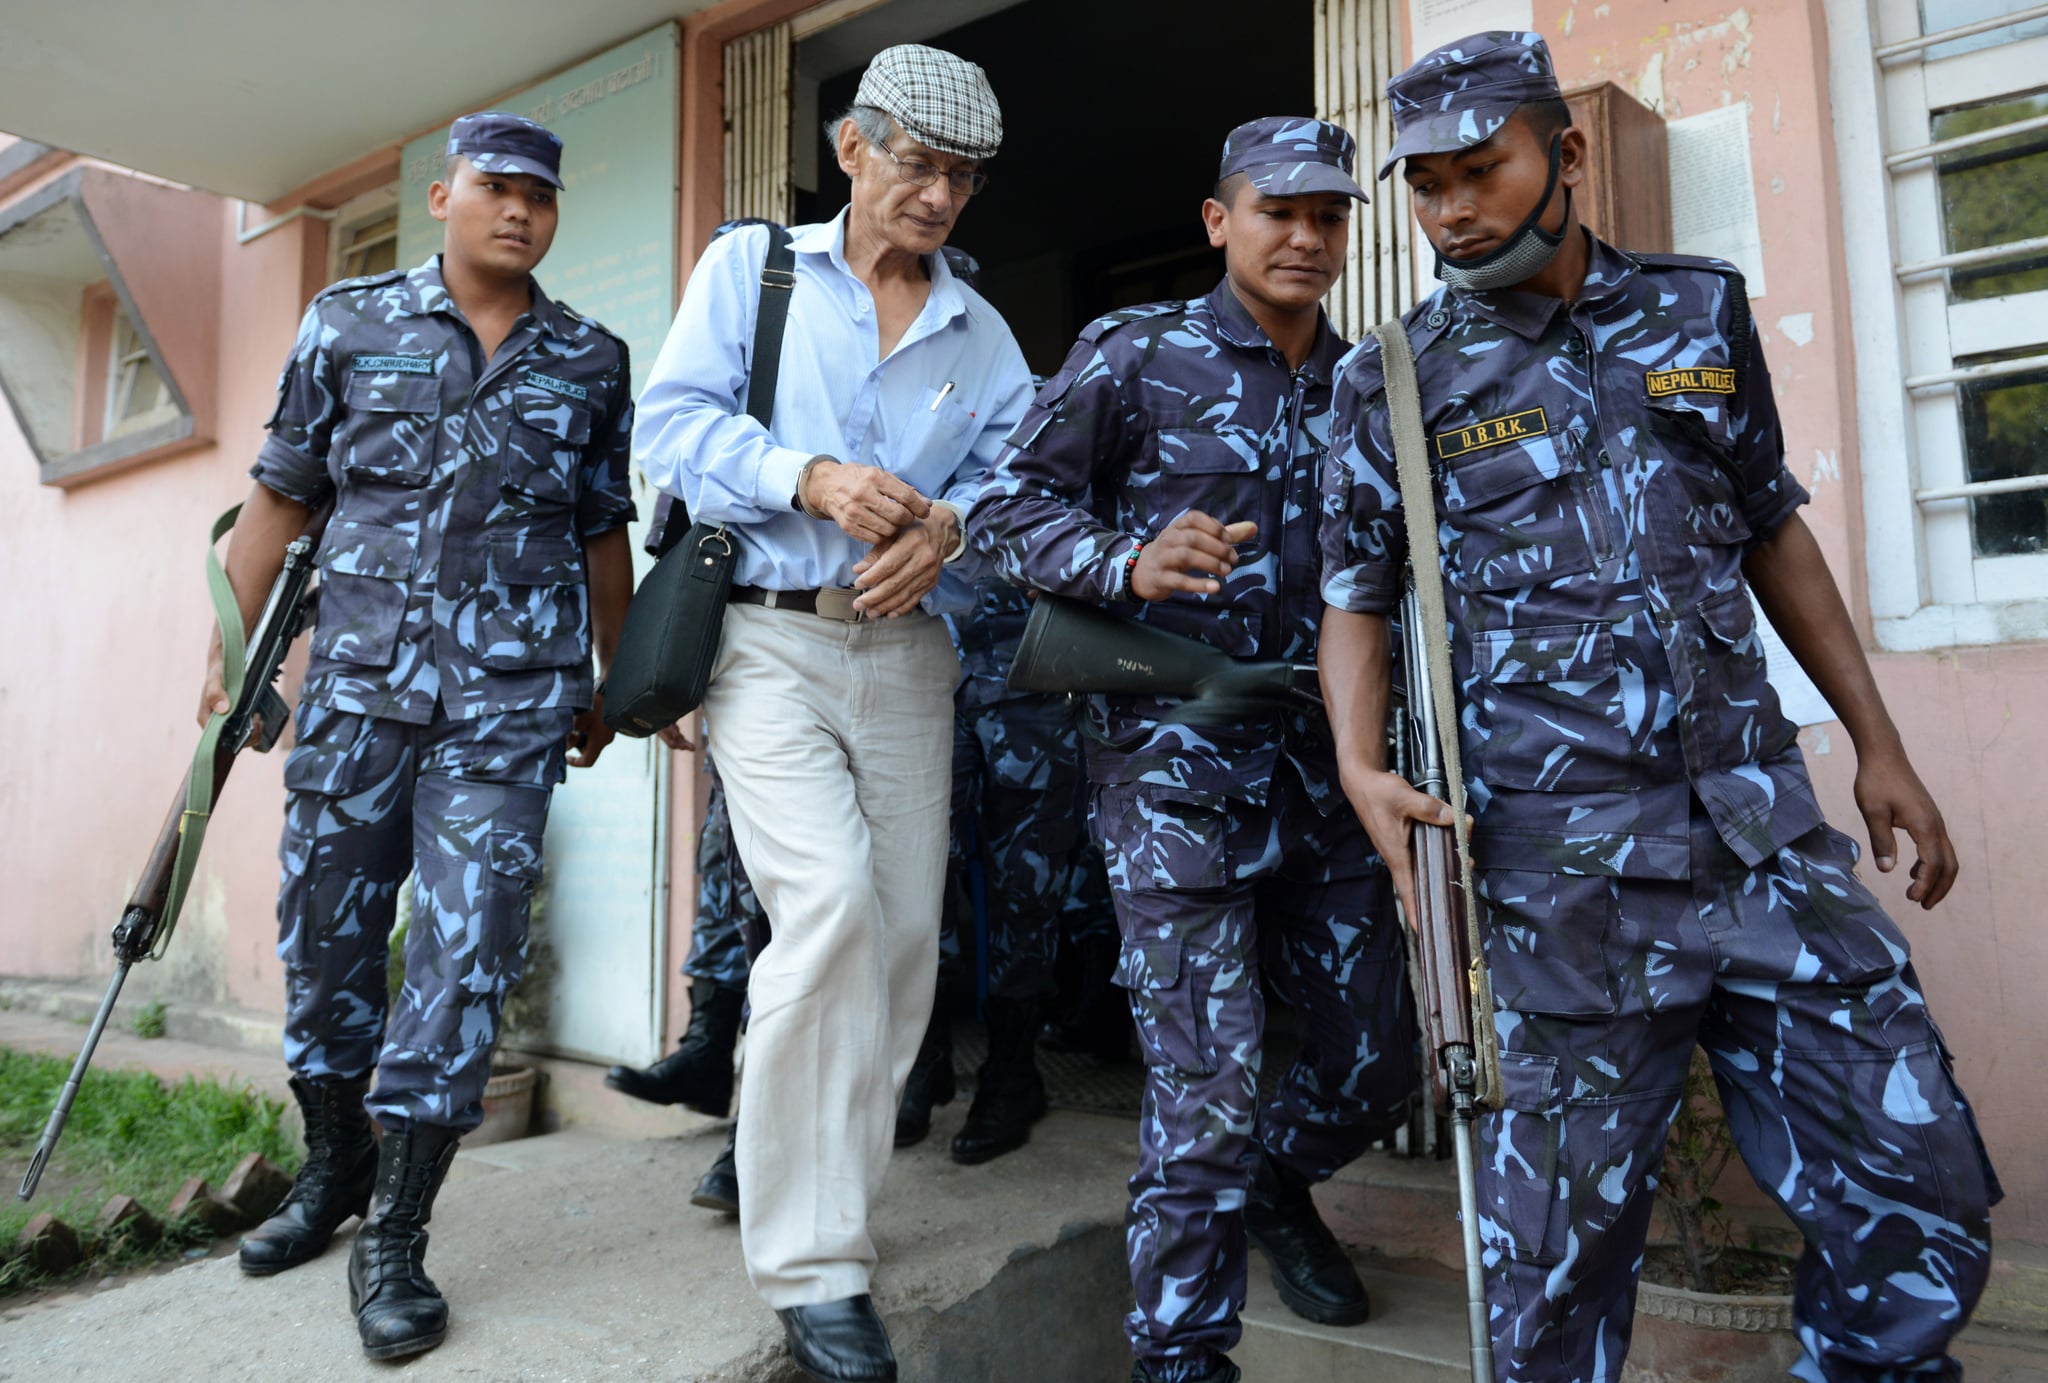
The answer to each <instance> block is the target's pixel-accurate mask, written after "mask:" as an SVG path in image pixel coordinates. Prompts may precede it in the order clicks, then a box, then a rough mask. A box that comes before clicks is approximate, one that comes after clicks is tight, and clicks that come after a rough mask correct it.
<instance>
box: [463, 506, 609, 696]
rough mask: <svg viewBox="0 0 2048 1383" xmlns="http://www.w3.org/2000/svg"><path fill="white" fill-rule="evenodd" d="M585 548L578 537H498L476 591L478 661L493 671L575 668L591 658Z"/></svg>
mask: <svg viewBox="0 0 2048 1383" xmlns="http://www.w3.org/2000/svg"><path fill="white" fill-rule="evenodd" d="M586 603H587V597H586V595H585V589H584V581H583V550H582V548H581V547H580V546H579V545H578V544H577V542H576V540H575V539H573V538H535V537H528V536H526V535H524V534H520V533H497V534H493V535H492V536H491V540H490V580H489V581H487V582H486V583H485V584H484V587H483V589H482V590H481V591H479V592H478V593H477V606H478V610H477V644H478V647H477V658H478V661H480V662H481V663H482V664H483V665H484V666H485V667H487V668H489V669H491V670H492V671H493V672H517V671H522V670H524V669H527V668H552V667H570V666H573V665H576V664H579V663H581V662H582V661H583V660H584V659H585V658H587V657H589V656H590V642H589V636H588V632H587V628H588V623H589V621H588V618H587V615H586V612H585V606H586Z"/></svg>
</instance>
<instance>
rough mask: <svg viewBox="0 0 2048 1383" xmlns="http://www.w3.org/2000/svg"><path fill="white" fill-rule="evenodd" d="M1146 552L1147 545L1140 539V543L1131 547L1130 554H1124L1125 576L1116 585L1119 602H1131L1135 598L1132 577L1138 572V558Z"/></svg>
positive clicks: (1119, 578) (1118, 579)
mask: <svg viewBox="0 0 2048 1383" xmlns="http://www.w3.org/2000/svg"><path fill="white" fill-rule="evenodd" d="M1144 551H1145V544H1144V541H1143V540H1142V539H1140V540H1139V541H1138V542H1135V543H1133V544H1132V545H1131V550H1130V551H1129V552H1126V553H1125V554H1124V570H1123V574H1122V576H1120V577H1118V578H1117V583H1116V598H1117V599H1118V600H1131V599H1134V598H1135V597H1134V596H1133V595H1132V593H1131V577H1132V576H1133V575H1134V574H1136V572H1137V570H1138V558H1139V557H1140V556H1141V555H1142V554H1143V553H1144Z"/></svg>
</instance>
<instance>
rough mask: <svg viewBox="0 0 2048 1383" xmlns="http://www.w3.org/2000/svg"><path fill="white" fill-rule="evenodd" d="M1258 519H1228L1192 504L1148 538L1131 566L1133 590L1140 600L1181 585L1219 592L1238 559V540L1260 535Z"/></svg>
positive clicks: (1164, 594) (1161, 597) (1162, 596)
mask: <svg viewBox="0 0 2048 1383" xmlns="http://www.w3.org/2000/svg"><path fill="white" fill-rule="evenodd" d="M1258 532H1259V526H1258V525H1257V524H1255V523H1250V522H1246V523H1233V524H1225V523H1223V522H1222V521H1221V520H1219V519H1212V518H1210V517H1209V516H1208V515H1207V514H1204V513H1203V512H1202V511H1201V510H1199V509H1190V510H1188V511H1187V512H1186V513H1185V514H1182V515H1181V516H1180V517H1179V518H1177V519H1175V520H1174V521H1173V522H1172V523H1170V524H1168V525H1167V526H1166V531H1165V532H1163V533H1161V534H1160V535H1159V536H1158V537H1157V538H1154V539H1153V540H1152V541H1151V542H1149V543H1147V544H1145V550H1144V551H1143V552H1141V553H1139V554H1138V565H1137V568H1136V569H1135V570H1133V571H1132V572H1131V594H1132V595H1134V596H1136V597H1137V598H1138V599H1140V600H1164V599H1166V598H1167V597H1168V596H1170V595H1172V594H1173V593H1174V592H1175V591H1193V592H1194V593H1195V594H1196V595H1215V594H1216V593H1217V592H1218V591H1221V590H1222V589H1223V582H1222V580H1221V579H1220V578H1223V577H1226V576H1229V575H1230V570H1231V568H1232V567H1235V566H1236V565H1237V548H1236V546H1235V545H1236V544H1238V543H1248V542H1250V541H1251V540H1252V539H1253V538H1255V537H1257V536H1258Z"/></svg>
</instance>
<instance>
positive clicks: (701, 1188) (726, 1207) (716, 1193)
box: [690, 1124, 740, 1215]
mask: <svg viewBox="0 0 2048 1383" xmlns="http://www.w3.org/2000/svg"><path fill="white" fill-rule="evenodd" d="M739 1138H740V1132H739V1126H738V1125H737V1124H735V1125H734V1126H733V1131H732V1133H731V1134H730V1135H728V1136H727V1138H726V1140H725V1150H724V1151H723V1152H721V1153H719V1154H718V1156H717V1158H715V1159H714V1160H713V1161H712V1163H711V1166H710V1167H709V1168H707V1169H706V1170H705V1172H704V1175H703V1177H702V1178H700V1179H699V1180H698V1182H697V1189H696V1190H694V1191H692V1192H691V1193H690V1204H692V1205H701V1206H703V1207H704V1208H705V1209H706V1210H722V1211H724V1212H725V1213H726V1214H728V1215H737V1214H739V1213H740V1169H739V1163H738V1161H737V1160H736V1156H735V1154H736V1150H737V1148H738V1145H739Z"/></svg>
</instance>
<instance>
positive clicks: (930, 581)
mask: <svg viewBox="0 0 2048 1383" xmlns="http://www.w3.org/2000/svg"><path fill="white" fill-rule="evenodd" d="M827 132H828V134H830V135H831V136H832V137H833V139H834V141H835V145H836V148H837V152H838V159H839V167H840V168H841V170H842V171H844V172H845V173H846V175H847V176H848V177H849V178H850V179H851V180H852V183H853V189H852V204H851V205H850V206H849V207H848V208H847V209H846V210H845V211H844V212H842V213H841V214H840V215H839V216H838V217H836V218H834V219H833V220H831V221H829V222H826V223H824V224H821V225H812V226H798V227H796V228H794V229H793V230H791V231H789V232H787V234H788V235H789V245H790V248H791V249H792V250H793V251H794V259H795V262H794V265H793V270H792V277H793V286H791V287H788V288H787V289H786V291H789V293H790V297H789V300H788V303H789V320H788V327H787V334H786V336H785V337H784V340H783V345H782V350H781V354H780V358H779V387H778V389H777V390H776V395H775V404H774V408H773V411H772V413H771V415H770V419H769V422H768V424H767V425H766V426H763V425H762V424H761V423H760V422H757V421H756V420H755V419H753V418H752V417H750V416H748V413H747V410H746V402H745V400H746V397H747V391H748V377H749V371H750V369H751V368H752V366H753V365H754V364H755V362H753V361H750V360H749V359H748V355H749V353H750V349H751V342H752V338H753V329H754V323H755V320H756V314H757V311H758V304H759V302H760V299H761V295H762V294H763V293H764V292H781V291H785V285H789V284H790V282H791V278H790V277H785V276H783V275H780V274H775V273H770V274H769V275H768V276H767V279H766V280H765V281H764V277H763V271H764V268H765V267H766V266H767V263H768V257H769V251H770V246H771V238H772V237H775V236H779V235H781V234H784V232H782V230H781V229H780V228H779V227H768V226H748V227H746V228H744V229H741V230H738V231H735V232H733V233H731V234H728V235H725V236H723V237H721V238H719V239H717V240H715V241H714V242H713V243H712V245H711V247H710V248H709V249H708V250H706V251H705V253H704V257H703V258H702V259H701V260H700V261H699V262H698V264H697V267H696V270H695V272H694V273H693V274H692V275H691V278H690V284H689V287H688V289H687V290H686V291H685V293H684V294H683V302H682V306H681V308H680V309H679V310H678V312H677V314H676V320H675V325H674V328H673V329H672V330H671V331H670V333H669V337H668V340H667V343H666V344H665V345H664V346H663V348H662V352H661V356H660V358H659V359H658V360H657V361H656V362H655V365H654V369H653V372H652V376H651V378H650V380H649V383H648V386H647V390H646V392H645V393H644V394H643V396H642V398H641V400H640V422H639V426H638V428H637V429H636V431H635V435H634V439H633V449H634V455H635V459H636V460H637V461H638V462H639V464H640V466H641V467H642V469H644V470H645V471H646V473H647V478H648V480H649V481H650V482H652V483H653V484H654V485H655V486H656V487H658V488H659V489H661V490H663V491H665V492H667V493H669V494H672V495H675V496H677V497H678V498H679V499H680V500H681V501H682V502H683V503H685V504H686V505H687V506H688V508H689V513H690V515H691V517H692V518H694V519H696V520H698V521H700V522H713V523H720V524H723V525H725V526H726V529H727V531H728V532H729V533H730V534H731V535H732V537H733V541H734V545H735V546H736V547H737V549H738V558H737V563H738V564H737V570H736V571H735V574H734V582H735V585H734V590H733V604H732V606H731V608H730V609H729V610H728V611H727V614H726V621H725V628H724V634H723V642H722V643H721V646H720V649H719V654H718V657H717V660H716V662H715V664H714V666H713V671H712V678H711V685H710V690H709V692H708V693H707V695H706V697H705V700H704V713H705V720H706V724H707V727H708V728H709V729H710V731H711V733H712V734H713V735H714V736H715V737H716V739H717V743H718V764H719V769H720V772H721V773H722V774H723V775H724V780H725V787H726V800H727V804H728V807H729V809H730V812H731V816H732V827H733V837H734V840H735V843H736V844H737V845H738V847H739V852H740V856H741V858H742V859H743V860H744V861H745V863H746V868H747V873H748V874H749V876H751V878H752V879H753V881H754V886H755V889H756V891H757V893H758V895H759V897H760V900H761V903H762V905H763V907H764V909H765V910H766V912H767V914H768V916H769V917H770V918H772V919H773V922H774V939H773V940H772V941H771V942H770V943H769V945H768V947H767V948H766V949H765V950H764V951H763V952H762V953H761V955H760V957H759V959H758V960H757V961H756V962H755V964H754V969H753V975H752V979H751V998H752V1003H753V1017H752V1020H751V1025H750V1028H749V1032H748V1037H747V1061H746V1069H745V1071H744V1073H743V1074H742V1077H741V1088H740V1115H739V1132H738V1140H737V1145H736V1148H735V1155H736V1162H737V1167H738V1172H739V1186H740V1233H741V1241H742V1244H743V1246H744V1249H745V1253H746V1260H747V1270H748V1272H749V1274H750V1275H751V1276H752V1278H753V1281H754V1285H755V1287H756V1288H757V1289H758V1290H759V1291H760V1293H761V1295H762V1297H763V1298H764V1299H765V1300H766V1301H767V1302H768V1304H769V1305H770V1306H772V1307H774V1308H776V1311H777V1313H778V1314H779V1315H780V1316H781V1318H782V1321H783V1326H784V1329H785V1330H786V1331H787V1333H788V1336H789V1342H790V1349H791V1352H792V1353H793V1354H794V1356H795V1358H796V1362H797V1364H798V1365H799V1366H800V1367H802V1368H803V1369H804V1371H805V1372H806V1373H807V1374H809V1375H810V1376H811V1377H813V1378H822V1379H891V1378H894V1377H896V1362H895V1359H894V1357H893V1355H892V1354H891V1352H890V1348H889V1337H888V1333H887V1332H886V1331H885V1330H884V1329H883V1327H882V1322H881V1320H880V1318H879V1317H878V1316H877V1315H876V1313H875V1309H874V1306H873V1305H872V1303H871V1302H870V1301H869V1299H868V1295H867V1291H868V1279H869V1276H870V1274H871V1272H872V1270H873V1268H874V1265H875V1247H874V1244H873V1242H872V1240H871V1239H870V1238H869V1236H868V1228H867V1211H868V1202H869V1200H870V1199H871V1198H872V1197H873V1196H874V1194H875V1192H876V1191H877V1190H879V1189H880V1187H881V1184H882V1174H883V1171H884V1170H885V1168H886V1167H887V1164H888V1160H889V1153H890V1148H891V1142H892V1139H893V1136H894V1133H895V1125H896V1106H897V1099H898V1095H899V1093H900V1092H901V1090H902V1089H903V1084H904V1081H905V1079H906V1077H907V1076H908V1075H909V1073H910V1069H911V1064H912V1061H913V1059H914V1058H915V1057H916V1055H917V1050H918V1044H919V1040H920V1039H921V1038H922V1036H923V1034H924V1030H925V1024H926V1020H927V1018H928V1017H929V1015H930V1012H931V1007H932V989H933V981H934V976H935V974H936V971H937V966H938V940H939V903H940V890H941V887H942V884H943V881H944V876H945V867H946V840H947V801H948V790H949V786H950V783H949V779H950V777H951V768H952V750H951V729H952V693H953V686H954V683H955V681H956V679H957V677H958V672H959V665H958V660H957V658H956V657H955V655H954V652H953V645H952V642H951V641H950V639H949V638H948V637H947V633H946V627H945V624H944V623H943V621H942V620H941V619H940V618H939V615H940V614H941V613H942V612H945V611H947V610H952V609H965V608H966V606H967V604H968V601H969V598H970V589H971V588H970V586H969V584H968V580H967V579H966V578H967V577H968V576H969V575H970V574H969V573H965V572H963V570H962V567H959V566H953V565H951V564H953V563H955V562H957V561H959V559H960V558H961V557H962V556H963V555H964V554H965V553H966V550H967V544H966V541H965V538H964V536H963V532H962V514H963V511H964V509H965V507H966V506H967V505H969V504H971V503H972V502H973V497H974V495H975V493H976V491H977V490H978V489H979V487H980V484H981V478H982V475H983V473H984V472H985V471H986V470H987V469H988V465H989V463H990V461H991V460H993V459H994V456H995V453H996V451H997V450H998V449H999V447H1000V446H1001V444H1002V440H1003V438H1005V437H1006V436H1008V435H1009V433H1010V432H1011V430H1012V429H1013V428H1015V427H1016V425H1017V423H1018V421H1019V420H1020V419H1021V418H1022V417H1023V415H1024V409H1025V407H1026V405H1027V404H1029V402H1030V397H1031V381H1030V374H1029V372H1028V371H1027V370H1026V368H1025V364H1024V357H1023V354H1022V353H1021V352H1020V351H1019V350H1018V349H1017V343H1016V341H1015V340H1014V339H1013V338H1012V337H1011V335H1010V331H1009V328H1008V327H1006V326H1005V325H1004V324H1003V321H1002V319H1001V318H1000V317H999V316H997V315H996V312H995V310H994V309H993V308H991V307H990V306H989V305H988V303H987V302H985V301H984V300H983V299H982V298H981V296H980V295H979V294H977V293H976V292H975V291H974V290H973V289H972V288H970V287H968V286H967V285H966V284H964V283H962V282H960V281H959V279H958V278H956V277H955V276H954V274H953V272H952V270H951V269H950V267H949V266H948V264H947V262H946V257H945V256H944V255H943V254H941V253H940V250H941V249H942V248H943V247H944V246H945V243H946V239H947V237H948V236H949V235H951V234H952V231H953V226H954V223H955V222H956V221H957V220H958V219H959V216H960V214H961V212H962V211H964V210H965V209H966V208H967V205H968V203H969V202H970V201H971V200H972V199H973V197H974V194H975V193H977V192H979V191H980V190H981V189H982V187H983V185H984V184H985V182H986V181H987V178H986V174H985V173H984V172H983V164H984V162H985V161H986V160H987V159H988V158H989V157H990V156H991V155H993V154H994V153H995V151H996V146H997V145H998V144H999V143H1000V142H1001V140H1002V134H1003V126H1002V114H1001V111H1000V109H999V108H998V107H997V105H996V99H995V94H994V93H993V92H992V91H991V90H990V89H989V85H988V79H987V77H986V76H985V75H984V74H983V72H982V70H981V69H980V68H979V67H976V66H975V65H974V64H972V63H969V62H964V61H962V60H961V59H959V58H957V57H955V56H953V55H952V54H950V53H943V52H940V51H938V50H937V49H933V48H924V47H919V46H915V45H904V46H900V47H895V48H889V49H886V50H884V51H883V52H881V53H879V54H877V55H876V57H875V59H874V61H873V63H872V64H870V66H869V67H868V69H867V72H866V74H865V75H864V76H863V77H862V79H861V84H860V89H859V93H858V94H857V95H856V97H855V98H854V104H853V106H852V108H851V109H850V110H848V111H847V112H846V113H845V115H844V116H843V117H842V118H840V119H839V120H837V121H835V122H834V123H833V124H832V125H831V126H828V128H827ZM764 282H766V283H767V284H768V286H766V287H764ZM962 565H963V566H967V565H972V563H965V564H962Z"/></svg>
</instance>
